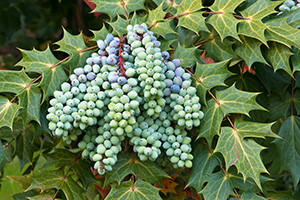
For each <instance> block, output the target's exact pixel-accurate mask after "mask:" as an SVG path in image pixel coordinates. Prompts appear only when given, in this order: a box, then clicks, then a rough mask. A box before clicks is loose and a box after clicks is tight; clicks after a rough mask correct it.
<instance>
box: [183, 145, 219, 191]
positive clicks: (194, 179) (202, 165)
mask: <svg viewBox="0 0 300 200" xmlns="http://www.w3.org/2000/svg"><path fill="white" fill-rule="evenodd" d="M193 163H194V166H193V168H192V173H191V178H190V179H189V182H188V183H187V185H186V187H189V186H192V187H194V188H195V189H196V191H197V192H200V191H201V189H202V186H203V184H204V183H205V182H207V181H208V180H209V177H210V175H211V174H212V172H213V170H214V169H215V167H216V166H217V165H218V164H219V162H218V159H217V157H216V156H215V155H214V154H212V153H210V152H209V151H208V149H204V150H202V151H201V152H200V153H199V154H198V155H197V156H196V157H195V159H194V161H193Z"/></svg>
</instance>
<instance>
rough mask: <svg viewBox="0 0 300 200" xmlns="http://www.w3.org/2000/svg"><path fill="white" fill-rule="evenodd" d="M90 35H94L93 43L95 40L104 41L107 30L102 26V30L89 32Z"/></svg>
mask: <svg viewBox="0 0 300 200" xmlns="http://www.w3.org/2000/svg"><path fill="white" fill-rule="evenodd" d="M91 31H92V33H93V34H94V38H93V40H94V41H97V40H105V38H106V35H107V34H108V33H109V31H108V30H107V28H106V27H105V25H104V24H103V25H102V28H101V29H100V30H91Z"/></svg>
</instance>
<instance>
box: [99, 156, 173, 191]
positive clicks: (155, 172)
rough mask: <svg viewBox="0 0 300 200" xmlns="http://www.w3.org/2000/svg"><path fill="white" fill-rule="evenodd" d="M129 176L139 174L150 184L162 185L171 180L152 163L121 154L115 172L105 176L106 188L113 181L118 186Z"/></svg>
mask: <svg viewBox="0 0 300 200" xmlns="http://www.w3.org/2000/svg"><path fill="white" fill-rule="evenodd" d="M128 174H137V175H139V176H140V177H141V178H143V179H144V180H145V181H147V182H149V183H155V184H158V185H161V180H162V179H163V178H170V177H169V176H168V174H166V173H165V172H164V171H163V170H162V169H161V168H160V167H159V166H158V165H157V164H155V163H153V162H151V161H144V162H142V161H140V160H139V159H138V158H137V157H135V158H134V159H133V158H132V156H131V155H130V154H129V153H126V154H120V155H119V156H118V162H117V163H116V164H115V165H114V166H113V171H111V172H107V173H106V174H105V177H106V179H105V182H104V187H105V186H107V185H108V184H110V183H111V182H113V181H117V182H118V184H120V182H121V181H122V180H123V178H124V177H125V176H127V175H128Z"/></svg>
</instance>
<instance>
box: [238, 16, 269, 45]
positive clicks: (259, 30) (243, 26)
mask: <svg viewBox="0 0 300 200" xmlns="http://www.w3.org/2000/svg"><path fill="white" fill-rule="evenodd" d="M266 28H267V25H265V24H264V23H263V22H262V21H261V20H255V19H251V20H247V21H241V22H240V23H239V26H238V34H240V35H245V36H248V37H251V38H255V39H257V40H259V41H260V42H262V43H263V44H264V45H266V46H268V44H267V40H266V37H265V30H266Z"/></svg>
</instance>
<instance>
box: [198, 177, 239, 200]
mask: <svg viewBox="0 0 300 200" xmlns="http://www.w3.org/2000/svg"><path fill="white" fill-rule="evenodd" d="M233 193H234V192H233V187H232V185H231V183H230V180H229V177H227V176H225V174H224V172H223V171H219V172H217V173H213V174H211V175H210V177H209V180H208V184H207V185H206V186H205V188H204V189H203V190H202V191H201V194H203V196H204V198H205V199H209V200H226V199H227V198H228V196H229V195H230V194H233Z"/></svg>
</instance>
